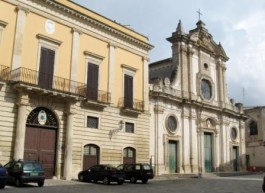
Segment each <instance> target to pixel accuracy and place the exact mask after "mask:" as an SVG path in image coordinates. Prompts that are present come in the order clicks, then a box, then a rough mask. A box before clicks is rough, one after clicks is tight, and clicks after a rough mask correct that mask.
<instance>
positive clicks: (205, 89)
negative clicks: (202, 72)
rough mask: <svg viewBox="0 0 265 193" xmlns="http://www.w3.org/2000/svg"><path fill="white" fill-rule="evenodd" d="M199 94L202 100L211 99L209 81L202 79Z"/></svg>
mask: <svg viewBox="0 0 265 193" xmlns="http://www.w3.org/2000/svg"><path fill="white" fill-rule="evenodd" d="M201 94H202V96H203V98H204V99H207V100H210V99H211V98H212V85H211V83H210V81H209V80H206V79H202V81H201Z"/></svg>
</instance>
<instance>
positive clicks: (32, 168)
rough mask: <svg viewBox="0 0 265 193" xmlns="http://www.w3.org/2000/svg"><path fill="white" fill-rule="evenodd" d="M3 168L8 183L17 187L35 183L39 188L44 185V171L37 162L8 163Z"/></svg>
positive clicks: (19, 161)
mask: <svg viewBox="0 0 265 193" xmlns="http://www.w3.org/2000/svg"><path fill="white" fill-rule="evenodd" d="M5 168H6V169H7V172H8V183H14V184H15V186H17V187H19V186H22V184H24V183H37V184H38V186H39V187H42V186H43V185H44V181H45V175H44V170H43V167H42V165H41V163H39V162H37V161H23V160H18V161H10V162H8V163H7V164H6V165H5Z"/></svg>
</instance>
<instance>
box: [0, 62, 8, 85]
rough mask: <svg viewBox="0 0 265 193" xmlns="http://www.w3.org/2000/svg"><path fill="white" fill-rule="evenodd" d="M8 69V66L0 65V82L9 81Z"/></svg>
mask: <svg viewBox="0 0 265 193" xmlns="http://www.w3.org/2000/svg"><path fill="white" fill-rule="evenodd" d="M9 72H10V68H9V67H8V66H4V65H0V81H7V80H8V79H9Z"/></svg>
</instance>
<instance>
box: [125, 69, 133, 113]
mask: <svg viewBox="0 0 265 193" xmlns="http://www.w3.org/2000/svg"><path fill="white" fill-rule="evenodd" d="M124 107H127V108H133V77H132V76H129V75H127V74H125V75H124Z"/></svg>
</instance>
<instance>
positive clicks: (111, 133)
mask: <svg viewBox="0 0 265 193" xmlns="http://www.w3.org/2000/svg"><path fill="white" fill-rule="evenodd" d="M123 125H124V121H123V120H120V121H119V123H118V126H119V128H118V129H113V130H110V131H109V138H110V139H111V138H112V135H113V134H115V133H118V132H120V131H121V130H122V129H123Z"/></svg>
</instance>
